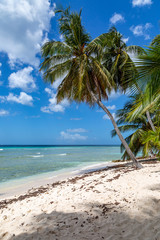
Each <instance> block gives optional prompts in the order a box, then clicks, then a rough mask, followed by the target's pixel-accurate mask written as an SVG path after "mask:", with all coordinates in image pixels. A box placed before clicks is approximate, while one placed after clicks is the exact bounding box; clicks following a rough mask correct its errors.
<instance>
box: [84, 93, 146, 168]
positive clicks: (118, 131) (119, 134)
mask: <svg viewBox="0 0 160 240" xmlns="http://www.w3.org/2000/svg"><path fill="white" fill-rule="evenodd" d="M89 92H90V94H91V97H92V99H93V100H94V101H95V102H96V103H97V104H98V105H99V106H100V107H101V108H102V109H103V110H104V111H105V112H106V113H107V115H108V117H109V118H110V120H111V121H112V124H113V126H114V129H115V131H116V133H117V135H118V137H119V139H120V140H121V142H122V144H123V146H124V147H125V149H126V151H127V153H128V155H129V156H130V158H131V160H132V161H133V164H134V165H135V167H136V168H143V166H142V165H141V164H140V163H139V162H138V161H137V160H136V157H135V156H134V154H133V152H132V151H131V149H130V147H129V146H128V144H127V142H126V140H125V139H124V138H123V136H122V134H121V132H120V130H119V128H118V126H117V124H116V122H115V120H114V118H113V116H112V114H111V113H110V111H109V110H108V109H107V108H106V106H104V104H103V103H102V102H101V101H100V100H98V99H97V97H96V96H95V95H94V93H93V92H92V91H91V89H90V91H89Z"/></svg>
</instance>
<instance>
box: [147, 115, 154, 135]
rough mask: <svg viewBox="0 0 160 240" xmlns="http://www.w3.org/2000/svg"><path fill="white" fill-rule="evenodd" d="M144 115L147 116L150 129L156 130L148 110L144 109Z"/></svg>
mask: <svg viewBox="0 0 160 240" xmlns="http://www.w3.org/2000/svg"><path fill="white" fill-rule="evenodd" d="M146 116H147V119H148V122H149V124H150V126H151V128H152V130H153V131H154V132H156V129H155V126H154V124H153V122H152V119H151V116H150V113H149V111H146Z"/></svg>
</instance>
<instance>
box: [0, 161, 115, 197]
mask: <svg viewBox="0 0 160 240" xmlns="http://www.w3.org/2000/svg"><path fill="white" fill-rule="evenodd" d="M114 165H119V163H114V162H112V161H107V162H100V163H94V164H91V165H82V166H81V167H76V168H69V169H63V170H60V171H55V172H46V173H41V174H36V175H33V176H27V177H24V178H20V179H13V180H9V181H7V182H4V183H0V201H1V200H5V199H9V198H12V197H13V196H14V197H16V196H18V195H21V194H25V193H27V191H29V190H30V189H33V188H39V187H42V186H44V185H48V184H52V183H55V182H57V181H63V180H66V179H68V178H71V177H76V176H79V175H82V174H85V173H88V172H92V171H96V170H100V169H104V168H108V167H110V166H114Z"/></svg>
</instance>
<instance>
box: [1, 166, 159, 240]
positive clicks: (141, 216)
mask: <svg viewBox="0 0 160 240" xmlns="http://www.w3.org/2000/svg"><path fill="white" fill-rule="evenodd" d="M32 191H33V196H31V195H32V193H31V192H30V196H28V197H27V196H26V197H24V199H23V197H21V200H18V201H17V200H15V199H14V200H13V201H12V203H8V204H7V201H6V203H5V202H1V203H0V207H1V209H0V218H1V219H0V239H1V240H8V239H10V240H20V239H23V240H24V239H35V240H37V239H43V240H45V239H46V240H48V239H54V240H56V239H57V240H64V239H65V240H70V239H73V240H86V239H90V240H91V239H93V240H99V239H106V240H120V239H125V240H130V239H131V240H133V239H134V240H160V163H150V164H144V168H143V169H140V170H134V169H132V168H120V169H110V170H107V171H97V172H93V173H88V174H86V175H82V176H78V177H74V178H72V179H67V180H65V181H63V182H62V183H57V184H53V186H52V185H49V186H48V187H47V188H42V189H39V190H38V191H37V192H36V193H35V190H32ZM40 192H41V193H40Z"/></svg>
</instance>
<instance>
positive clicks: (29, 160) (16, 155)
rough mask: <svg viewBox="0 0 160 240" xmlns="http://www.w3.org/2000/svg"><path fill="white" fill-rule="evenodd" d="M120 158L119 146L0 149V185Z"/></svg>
mask: <svg viewBox="0 0 160 240" xmlns="http://www.w3.org/2000/svg"><path fill="white" fill-rule="evenodd" d="M120 158H121V153H120V147H119V146H28V147H27V146H26V147H24V146H23V147H22V146H21V147H20V146H19V147H3V146H1V148H0V183H5V182H7V181H11V180H16V179H21V178H24V177H29V176H36V175H39V174H44V173H48V172H53V174H54V173H55V174H56V172H57V171H60V170H63V171H65V170H66V171H69V170H70V169H72V170H73V169H74V168H75V169H78V168H82V167H85V166H89V165H92V164H97V163H104V162H107V161H111V160H116V159H120Z"/></svg>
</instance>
